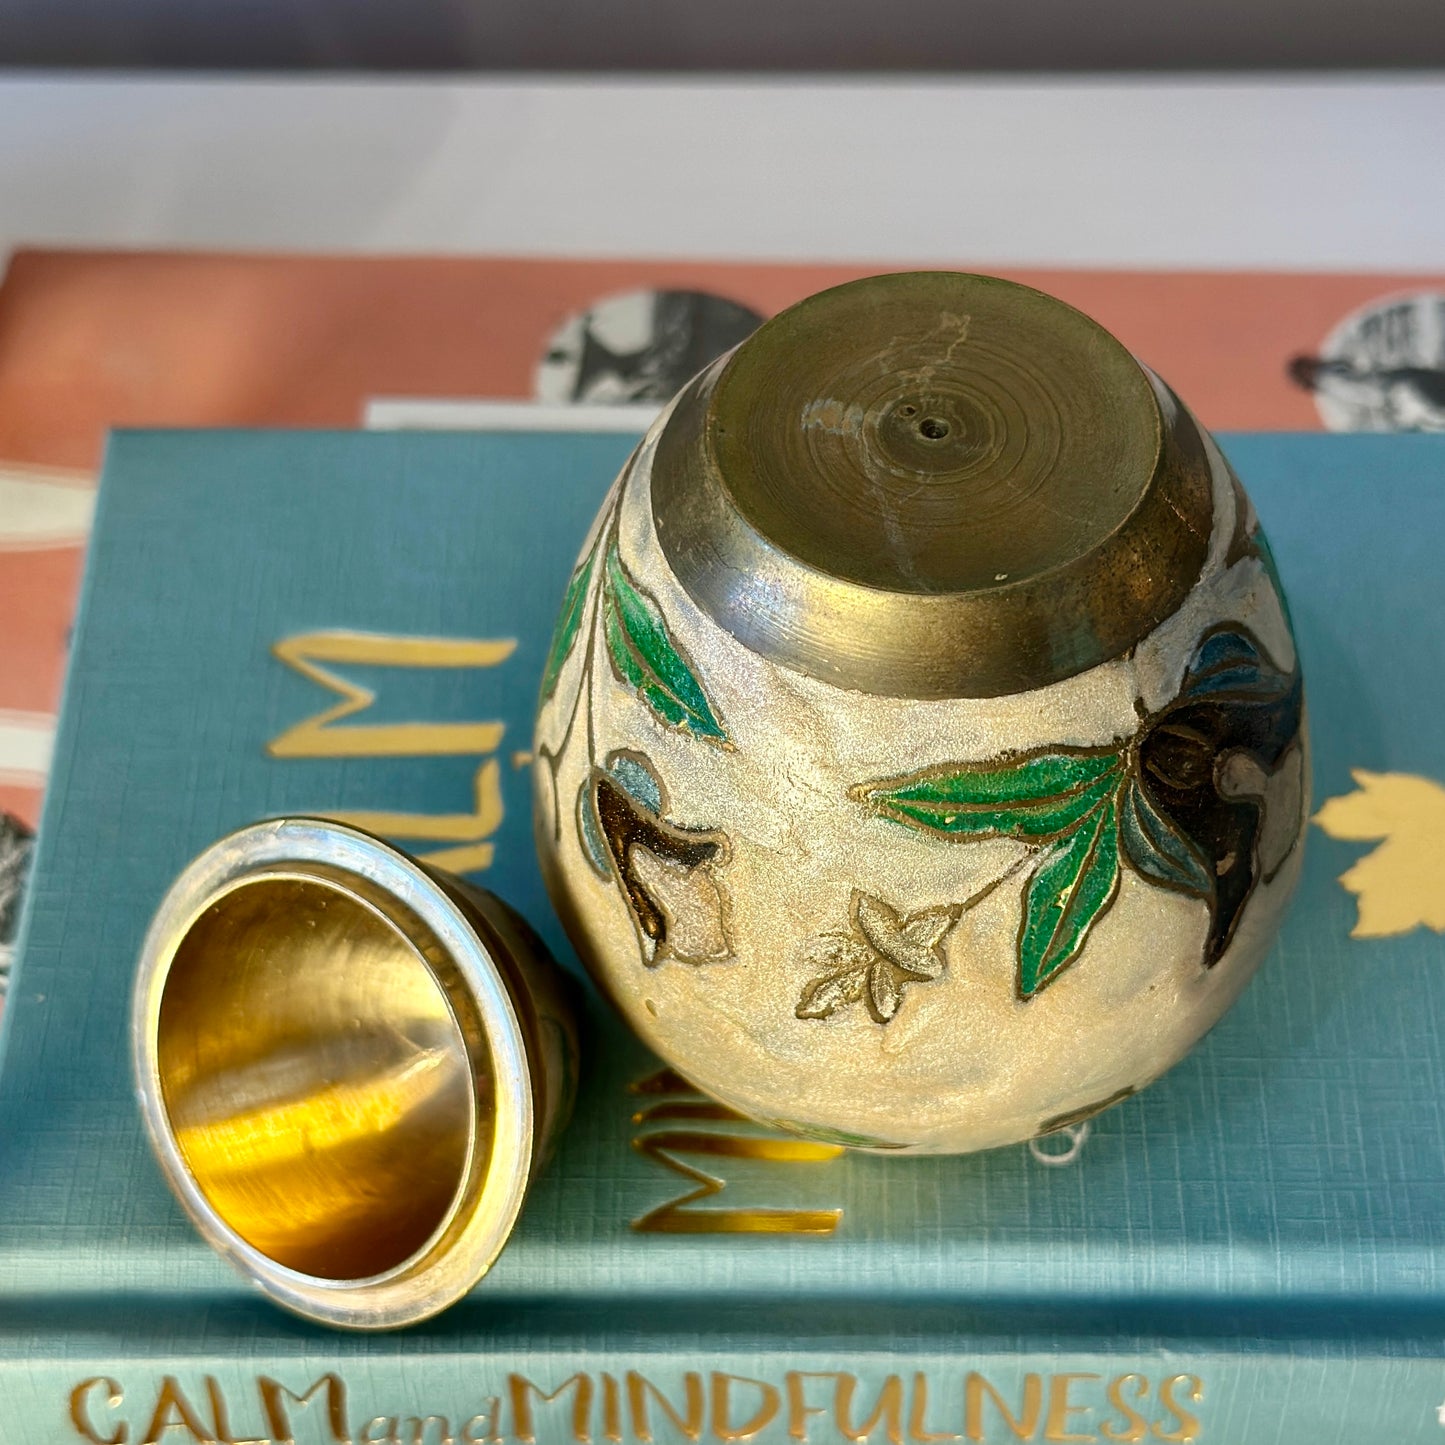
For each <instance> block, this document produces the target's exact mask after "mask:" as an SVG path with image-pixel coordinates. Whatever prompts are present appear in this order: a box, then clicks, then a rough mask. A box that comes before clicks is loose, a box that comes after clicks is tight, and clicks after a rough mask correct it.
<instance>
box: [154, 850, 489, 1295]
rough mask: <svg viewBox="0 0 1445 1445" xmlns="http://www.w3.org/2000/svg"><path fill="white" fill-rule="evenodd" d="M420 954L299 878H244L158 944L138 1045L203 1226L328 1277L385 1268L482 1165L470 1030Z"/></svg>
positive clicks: (352, 905) (349, 895)
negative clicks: (200, 1206) (178, 934)
mask: <svg viewBox="0 0 1445 1445" xmlns="http://www.w3.org/2000/svg"><path fill="white" fill-rule="evenodd" d="M430 951H431V950H428V949H427V948H426V946H425V943H424V941H420V940H419V939H418V936H417V933H416V930H415V928H412V927H409V928H407V929H406V930H405V931H403V929H402V928H400V927H398V925H397V923H396V922H395V921H393V920H392V919H391V918H389V917H387V916H386V914H385V913H383V912H382V911H381V910H380V909H379V908H378V907H377V906H375V905H374V903H373V902H371V901H370V900H368V899H366V898H364V897H362V896H359V894H358V893H357V892H356V891H355V890H354V889H353V888H352V887H349V886H347V885H346V884H345V883H344V882H340V881H336V880H333V879H330V878H327V877H325V876H308V875H307V874H305V873H298V874H294V875H290V876H287V875H281V876H277V875H275V874H264V875H260V876H257V877H254V878H251V879H243V880H242V881H241V882H240V883H239V884H238V885H237V886H234V887H233V888H231V889H230V890H229V891H228V892H225V893H224V894H222V895H221V896H220V897H219V898H217V899H215V901H213V902H212V903H211V904H210V905H209V906H208V907H207V908H206V909H205V910H204V911H203V912H202V913H201V914H200V916H199V917H197V918H196V919H195V921H194V923H193V924H192V925H191V926H190V928H189V929H188V930H187V931H186V933H185V936H184V937H183V938H182V940H181V942H180V944H179V946H178V947H177V948H176V950H175V954H174V957H173V960H172V963H171V966H170V970H169V973H168V975H167V977H166V982H165V992H164V996H163V998H162V1000H161V1005H160V1010H159V1016H158V1026H157V1039H156V1060H157V1071H158V1074H159V1082H160V1088H161V1095H162V1098H163V1101H164V1106H165V1110H166V1114H167V1116H168V1122H169V1125H170V1128H171V1129H172V1130H173V1132H174V1136H175V1139H176V1143H177V1145H178V1147H179V1150H180V1153H181V1155H182V1157H183V1159H184V1161H185V1164H186V1167H187V1169H188V1170H189V1171H190V1173H191V1174H192V1176H193V1178H194V1179H195V1182H196V1184H197V1185H198V1187H199V1188H200V1190H201V1192H202V1194H204V1196H205V1198H206V1200H207V1202H208V1203H209V1205H210V1206H211V1208H212V1209H213V1210H214V1211H215V1212H216V1214H217V1216H218V1217H219V1219H220V1220H221V1221H222V1222H223V1223H224V1224H225V1226H226V1227H227V1228H229V1229H230V1230H231V1231H233V1232H234V1233H235V1234H236V1235H238V1236H239V1237H240V1238H241V1239H242V1240H244V1241H245V1242H246V1243H247V1244H248V1245H250V1246H251V1247H252V1248H254V1249H256V1250H258V1251H259V1252H260V1253H262V1254H263V1255H265V1256H267V1258H269V1259H271V1260H274V1261H275V1262H276V1263H278V1264H280V1265H283V1266H285V1267H287V1268H289V1269H293V1270H296V1271H299V1272H300V1273H303V1274H306V1275H310V1276H314V1277H316V1278H319V1279H326V1280H337V1281H343V1280H359V1279H366V1278H370V1277H373V1276H376V1275H380V1274H384V1273H386V1272H388V1271H391V1270H394V1269H396V1268H398V1267H399V1266H401V1265H403V1264H405V1263H406V1262H407V1261H408V1260H409V1259H412V1258H413V1257H414V1256H416V1255H417V1254H418V1253H419V1252H420V1251H422V1250H423V1249H424V1247H425V1246H426V1245H427V1243H428V1241H429V1240H431V1239H432V1238H433V1237H434V1236H435V1235H437V1233H438V1232H439V1231H440V1230H442V1229H443V1228H444V1227H445V1226H446V1224H447V1222H448V1220H449V1218H450V1216H451V1214H452V1212H453V1210H454V1208H455V1206H456V1202H457V1200H458V1198H459V1197H460V1195H461V1193H462V1190H463V1187H464V1185H465V1182H466V1180H467V1177H468V1174H469V1171H470V1169H471V1167H472V1162H473V1160H474V1158H477V1159H480V1160H482V1161H485V1158H486V1156H487V1153H488V1151H489V1149H490V1141H491V1110H490V1107H489V1105H490V1101H491V1096H489V1094H488V1093H487V1090H490V1089H491V1088H492V1087H493V1081H492V1080H491V1079H490V1077H489V1076H488V1075H487V1070H486V1069H485V1068H483V1069H481V1070H480V1071H479V1070H478V1069H477V1064H476V1061H477V1059H478V1058H479V1057H480V1058H482V1059H485V1057H486V1055H485V1050H484V1045H483V1044H482V1043H481V1029H480V1026H479V1025H478V1024H477V1023H476V1021H475V1020H474V1019H471V1018H469V1017H467V1016H466V1014H465V1012H463V1013H462V1014H461V1015H459V1013H458V1007H459V1000H458V998H457V997H456V995H455V991H451V996H450V997H449V991H448V990H447V989H446V988H444V987H443V984H442V981H441V979H440V978H439V975H438V971H437V966H436V965H437V959H436V958H435V957H433V958H432V959H430V960H429V959H428V957H427V956H426V954H427V953H428V952H430ZM463 1008H464V1005H463ZM479 1051H480V1052H479ZM478 1072H480V1073H481V1074H482V1075H483V1077H484V1088H483V1091H482V1093H481V1095H480V1097H478V1096H477V1083H476V1075H477V1074H478Z"/></svg>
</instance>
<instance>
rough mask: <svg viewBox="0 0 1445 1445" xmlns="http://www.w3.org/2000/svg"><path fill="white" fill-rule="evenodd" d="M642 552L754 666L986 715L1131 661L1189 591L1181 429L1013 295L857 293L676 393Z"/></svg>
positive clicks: (923, 282) (925, 279)
mask: <svg viewBox="0 0 1445 1445" xmlns="http://www.w3.org/2000/svg"><path fill="white" fill-rule="evenodd" d="M652 498H653V511H654V517H655V520H656V524H657V532H658V537H659V539H660V541H661V543H662V547H663V551H664V553H665V554H666V556H667V559H668V562H669V564H670V565H671V567H672V569H673V571H674V573H675V574H676V575H677V577H678V580H679V581H680V582H681V583H682V585H683V587H684V588H685V589H686V590H687V591H688V593H689V594H690V595H691V596H692V598H693V599H694V601H696V602H697V603H698V605H699V606H700V607H702V609H703V610H704V611H705V612H707V613H709V615H711V616H712V617H713V619H714V620H715V621H717V622H718V623H719V624H720V625H721V626H723V627H724V628H726V629H727V630H728V631H729V632H731V633H733V635H734V636H736V637H738V638H739V640H741V641H743V642H744V643H745V644H747V645H748V646H749V647H752V648H754V649H755V650H756V651H758V652H760V653H762V654H764V655H766V656H769V657H771V658H773V659H774V660H776V661H778V662H781V663H783V664H785V665H787V666H790V667H793V668H796V669H798V670H800V671H802V672H806V673H811V674H812V675H814V676H816V677H819V678H823V679H825V680H827V681H830V682H835V683H837V684H839V685H841V686H846V687H855V688H858V689H861V690H863V691H868V692H876V693H883V694H888V695H896V696H907V697H962V696H979V697H987V696H998V695H1000V694H1003V693H1008V692H1018V691H1024V690H1026V689H1029V688H1032V687H1037V686H1042V685H1044V684H1045V683H1049V682H1054V681H1058V680H1059V679H1061V678H1063V677H1068V676H1071V675H1073V674H1074V673H1077V672H1081V671H1083V670H1085V669H1086V668H1088V667H1091V666H1094V665H1097V664H1098V663H1100V662H1103V661H1105V660H1106V659H1108V658H1110V657H1114V656H1117V655H1119V654H1120V653H1122V652H1123V651H1125V650H1126V649H1127V648H1128V647H1129V646H1131V645H1132V644H1133V643H1134V642H1136V641H1138V640H1139V638H1141V637H1142V636H1143V635H1145V633H1147V632H1148V631H1149V630H1150V629H1151V628H1153V627H1154V626H1156V625H1157V624H1158V623H1159V622H1161V621H1162V620H1163V619H1164V618H1165V617H1166V616H1168V615H1169V614H1170V613H1171V612H1172V611H1173V610H1174V609H1175V608H1176V607H1177V606H1178V605H1179V603H1180V601H1182V599H1183V596H1184V594H1185V593H1186V592H1187V591H1188V589H1189V588H1190V587H1191V586H1192V585H1193V583H1194V582H1195V580H1196V579H1197V578H1198V575H1199V572H1200V568H1201V567H1202V565H1203V562H1204V558H1205V555H1206V553H1207V550H1208V541H1209V532H1210V526H1211V522H1212V509H1213V495H1212V486H1211V481H1210V474H1209V465H1208V461H1207V458H1206V456H1205V453H1204V449H1203V444H1202V441H1201V439H1200V436H1199V433H1198V430H1197V428H1196V427H1195V425H1194V423H1193V421H1192V420H1191V419H1190V418H1189V416H1188V414H1187V413H1186V412H1184V411H1183V409H1182V408H1180V407H1179V406H1178V405H1177V402H1175V400H1174V399H1173V398H1172V395H1170V394H1169V393H1168V391H1167V388H1163V387H1162V386H1160V385H1159V384H1157V383H1156V381H1155V380H1153V379H1151V377H1150V376H1149V375H1148V373H1146V372H1145V370H1144V369H1143V368H1142V367H1141V366H1140V365H1139V363H1138V362H1136V361H1135V360H1134V359H1133V357H1131V356H1130V355H1129V353H1128V352H1127V351H1126V350H1125V349H1124V347H1123V346H1122V345H1120V343H1119V342H1118V341H1116V340H1115V339H1114V338H1113V337H1112V336H1111V335H1110V334H1109V333H1108V332H1107V331H1105V330H1104V329H1103V328H1102V327H1101V326H1099V325H1098V324H1097V323H1096V322H1094V321H1091V320H1090V319H1089V318H1088V317H1086V316H1084V315H1082V314H1081V313H1080V312H1078V311H1075V310H1074V309H1073V308H1072V307H1070V306H1067V305H1065V304H1064V303H1063V302H1060V301H1057V300H1055V299H1053V298H1052V297H1049V296H1045V295H1043V294H1042V293H1041V292H1038V291H1034V290H1032V289H1031V288H1029V287H1025V286H1018V285H1015V284H1013V283H1011V282H1007V281H1001V280H998V279H996V278H993V277H987V276H973V275H966V274H962V273H954V272H912V273H903V274H898V275H887V276H875V277H870V278H868V279H866V280H863V281H856V282H852V283H850V284H848V285H845V286H839V287H835V288H834V289H833V290H831V291H825V292H821V293H819V294H818V295H816V296H812V297H809V298H808V299H807V300H806V301H803V302H800V303H799V304H798V305H797V306H794V307H792V308H791V309H790V310H788V311H785V312H783V313H782V314H781V315H780V316H777V317H775V318H774V319H773V320H772V321H770V322H767V323H766V324H765V325H764V326H762V327H761V328H760V329H759V330H758V331H757V332H755V333H754V335H753V336H751V337H750V338H749V339H748V340H747V341H745V342H744V343H743V344H742V345H741V346H740V347H739V348H738V350H737V351H736V352H735V353H734V354H733V356H732V357H731V358H730V359H729V360H728V361H727V362H726V363H725V364H724V365H723V366H722V367H721V368H719V369H718V370H715V371H714V372H712V373H709V374H706V375H705V376H704V377H703V378H701V379H700V380H699V381H698V382H697V383H695V384H694V385H693V386H692V387H690V388H689V389H688V390H687V391H685V392H684V394H683V395H682V397H681V398H680V399H679V402H678V405H677V407H676V408H675V409H674V412H673V414H672V416H671V418H670V420H669V423H668V426H667V428H666V429H665V431H664V433H663V436H662V438H661V439H660V441H659V444H658V448H657V452H656V457H655V460H654V464H653V474H652Z"/></svg>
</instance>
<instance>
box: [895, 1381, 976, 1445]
mask: <svg viewBox="0 0 1445 1445" xmlns="http://www.w3.org/2000/svg"><path fill="white" fill-rule="evenodd" d="M927 1414H928V1376H927V1375H925V1374H923V1373H921V1372H920V1373H918V1374H916V1375H914V1377H913V1406H912V1408H911V1409H910V1410H909V1412H908V1438H909V1439H910V1440H916V1441H917V1442H918V1445H932V1442H934V1441H936V1440H962V1439H963V1436H962V1435H952V1434H949V1433H948V1432H947V1431H936V1430H930V1429H929V1428H928V1427H927V1426H926V1425H925V1424H924V1423H923V1420H924V1416H926V1415H927Z"/></svg>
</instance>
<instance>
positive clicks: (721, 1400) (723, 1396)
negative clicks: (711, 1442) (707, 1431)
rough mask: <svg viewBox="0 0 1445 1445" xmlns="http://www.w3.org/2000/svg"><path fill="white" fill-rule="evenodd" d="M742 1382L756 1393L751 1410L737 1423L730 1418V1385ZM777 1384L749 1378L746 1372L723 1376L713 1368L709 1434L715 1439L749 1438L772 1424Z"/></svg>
mask: <svg viewBox="0 0 1445 1445" xmlns="http://www.w3.org/2000/svg"><path fill="white" fill-rule="evenodd" d="M734 1385H743V1386H746V1387H748V1388H750V1389H753V1390H756V1391H757V1392H758V1400H757V1404H756V1406H755V1407H754V1409H753V1413H752V1414H751V1415H749V1416H748V1418H747V1419H746V1420H744V1421H742V1422H741V1423H738V1422H736V1421H735V1420H734V1418H733V1414H734V1412H733V1400H732V1387H733V1386H734ZM779 1403H780V1397H779V1395H778V1387H777V1386H776V1385H770V1384H768V1382H767V1381H766V1380H750V1379H749V1378H748V1377H747V1376H746V1375H725V1374H723V1373H722V1372H720V1371H714V1373H713V1377H712V1433H713V1434H714V1435H716V1436H717V1438H718V1439H719V1440H751V1439H752V1438H753V1436H754V1435H758V1434H761V1433H762V1432H763V1431H764V1430H766V1429H767V1427H768V1426H769V1425H770V1424H771V1423H772V1420H773V1417H774V1416H775V1415H776V1414H777V1413H778V1405H779Z"/></svg>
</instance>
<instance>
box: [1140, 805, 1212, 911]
mask: <svg viewBox="0 0 1445 1445" xmlns="http://www.w3.org/2000/svg"><path fill="white" fill-rule="evenodd" d="M1119 842H1120V844H1121V846H1122V848H1123V853H1124V858H1125V860H1126V861H1127V863H1128V864H1129V866H1130V867H1131V868H1132V869H1133V870H1134V871H1135V872H1136V873H1138V874H1139V875H1140V877H1142V878H1147V879H1148V880H1149V881H1150V882H1151V883H1158V884H1161V885H1162V886H1163V887H1165V888H1175V889H1178V890H1179V891H1180V892H1182V893H1188V894H1191V895H1192V896H1193V897H1195V898H1210V897H1212V896H1213V894H1214V888H1215V880H1214V875H1213V874H1212V873H1211V872H1210V870H1209V867H1208V865H1207V864H1206V863H1205V861H1204V859H1203V858H1202V857H1201V856H1200V855H1199V853H1198V852H1197V851H1196V850H1195V848H1194V846H1193V845H1192V844H1191V843H1190V842H1189V840H1188V839H1187V838H1184V837H1183V836H1181V835H1180V834H1179V833H1178V832H1177V831H1176V830H1175V829H1174V828H1173V826H1171V824H1170V823H1169V822H1168V821H1167V820H1166V819H1165V818H1164V817H1163V816H1161V814H1160V812H1159V810H1158V809H1157V808H1156V807H1155V806H1154V804H1153V803H1151V802H1150V801H1149V795H1148V794H1147V793H1146V792H1145V791H1144V789H1143V788H1141V787H1140V786H1139V784H1138V782H1137V781H1134V780H1131V781H1130V783H1129V786H1128V787H1127V788H1125V789H1124V793H1123V796H1122V798H1121V799H1120V803H1119Z"/></svg>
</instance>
